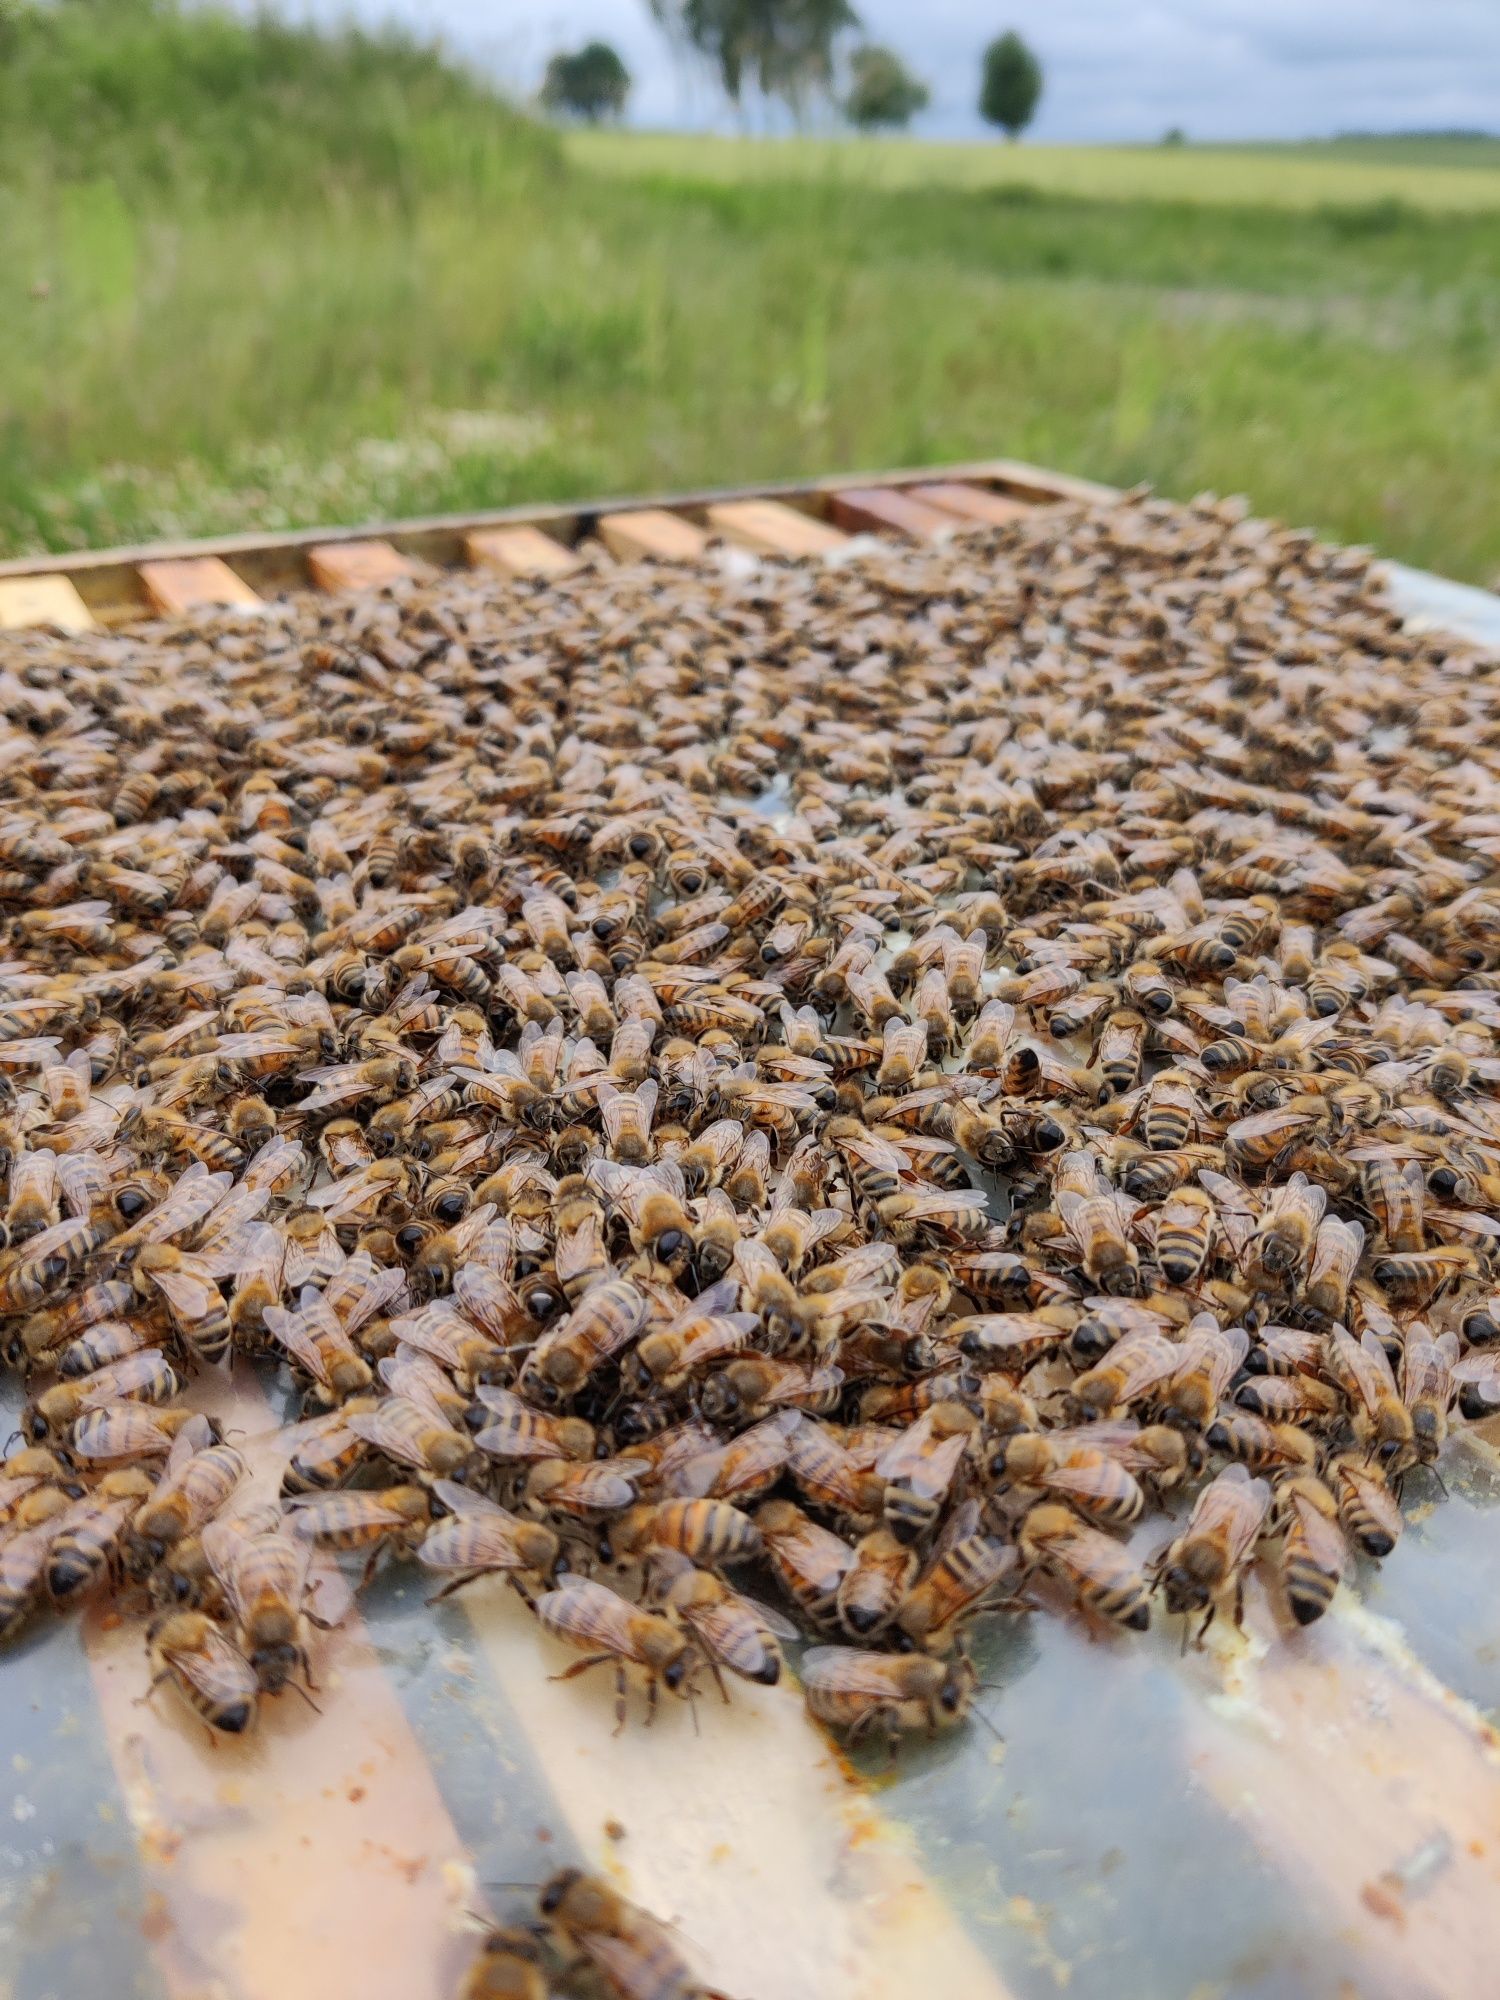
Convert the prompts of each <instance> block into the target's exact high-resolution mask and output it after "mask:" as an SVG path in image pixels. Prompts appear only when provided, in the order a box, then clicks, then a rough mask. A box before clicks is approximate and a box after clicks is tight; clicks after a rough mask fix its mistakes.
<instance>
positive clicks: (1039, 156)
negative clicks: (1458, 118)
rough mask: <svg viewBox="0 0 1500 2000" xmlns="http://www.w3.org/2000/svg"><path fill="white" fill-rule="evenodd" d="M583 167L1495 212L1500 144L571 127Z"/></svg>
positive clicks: (1097, 197)
mask: <svg viewBox="0 0 1500 2000" xmlns="http://www.w3.org/2000/svg"><path fill="white" fill-rule="evenodd" d="M568 151H569V154H570V155H571V156H572V157H573V158H574V159H575V160H576V161H577V162H578V163H579V164H580V165H582V166H587V167H591V168H594V169H597V170H602V171H605V172H608V173H613V174H626V175H630V176H632V177H634V178H637V179H639V178H648V179H649V178H681V177H687V178H691V179H693V180H713V181H728V182H734V183H743V182H745V181H747V180H800V181H807V180H811V179H818V180H831V181H834V182H839V181H846V182H850V183H852V184H853V185H855V186H858V187H862V188H884V189H909V188H944V189H952V190H955V191H959V192H965V193H970V192H975V193H983V192H988V191H993V190H996V189H1010V188H1026V189H1034V190H1035V191H1036V192H1037V193H1039V194H1052V195H1072V196H1076V197H1079V198H1082V199H1084V200H1089V201H1113V202H1138V201H1143V202H1153V203H1155V202H1170V203H1178V202H1208V203H1211V204H1213V205H1215V206H1220V207H1224V206H1233V207H1252V208H1274V209H1320V208H1326V207H1337V208H1357V207H1372V206H1374V205H1376V204H1382V203H1391V202H1401V203H1404V204H1406V205H1408V206H1409V207H1412V208H1415V209H1421V210H1424V211H1434V212H1439V213H1453V214H1465V213H1471V212H1474V211H1487V210H1493V209H1497V208H1500V143H1490V142H1484V141H1446V142H1445V141H1443V140H1433V141H1427V142H1413V141H1397V142H1395V143H1394V144H1393V143H1392V142H1389V141H1387V142H1385V143H1384V144H1382V143H1381V142H1380V141H1378V140H1370V141H1364V142H1360V141H1348V142H1343V143H1339V144H1330V145H1324V146H1277V147H1230V146H1224V147H1219V146H1192V147H1188V146H1173V147H1164V146H1033V145H1025V146H1006V145H1001V144H995V145H943V144H938V143H934V142H932V141H923V140H920V139H880V138H876V139H870V138H861V139H816V138H795V139H735V138H714V137H704V136H703V135H702V134H697V133H692V134H689V133H678V132H610V131H593V132H577V133H573V134H571V135H570V136H569V139H568Z"/></svg>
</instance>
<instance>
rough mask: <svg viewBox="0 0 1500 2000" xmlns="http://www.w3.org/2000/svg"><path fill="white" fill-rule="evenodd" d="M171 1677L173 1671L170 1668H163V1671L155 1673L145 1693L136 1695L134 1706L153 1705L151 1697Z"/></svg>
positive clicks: (145, 1706)
mask: <svg viewBox="0 0 1500 2000" xmlns="http://www.w3.org/2000/svg"><path fill="white" fill-rule="evenodd" d="M171 1678H172V1673H171V1669H170V1668H163V1670H162V1672H161V1673H159V1674H153V1675H152V1677H151V1685H150V1687H148V1688H147V1690H146V1692H145V1693H144V1694H138V1695H137V1696H136V1698H135V1703H134V1706H135V1707H136V1708H149V1707H150V1706H151V1697H152V1696H153V1695H154V1694H155V1693H156V1690H157V1689H158V1688H159V1687H160V1686H161V1684H162V1682H163V1681H169V1680H170V1679H171Z"/></svg>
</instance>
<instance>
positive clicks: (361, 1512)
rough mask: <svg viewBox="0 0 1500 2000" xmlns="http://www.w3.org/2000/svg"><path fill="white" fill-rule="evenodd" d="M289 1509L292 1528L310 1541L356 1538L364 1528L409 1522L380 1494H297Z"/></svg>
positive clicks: (289, 1498)
mask: <svg viewBox="0 0 1500 2000" xmlns="http://www.w3.org/2000/svg"><path fill="white" fill-rule="evenodd" d="M286 1506H287V1514H286V1521H287V1526H288V1528H289V1529H290V1530H291V1532H292V1533H293V1534H294V1535H296V1536H298V1537H299V1538H301V1537H305V1538H306V1539H308V1540H309V1541H315V1540H317V1539H318V1538H319V1537H320V1536H324V1535H330V1536H331V1535H347V1534H356V1533H358V1532H359V1530H360V1529H362V1528H372V1527H373V1528H397V1527H400V1526H402V1525H403V1523H404V1522H405V1519H406V1517H405V1515H404V1514H398V1513H397V1512H396V1510H395V1509H394V1508H392V1507H387V1506H385V1505H384V1503H383V1502H382V1500H381V1497H380V1495H379V1494H378V1493H293V1494H289V1495H288V1496H287V1502H286Z"/></svg>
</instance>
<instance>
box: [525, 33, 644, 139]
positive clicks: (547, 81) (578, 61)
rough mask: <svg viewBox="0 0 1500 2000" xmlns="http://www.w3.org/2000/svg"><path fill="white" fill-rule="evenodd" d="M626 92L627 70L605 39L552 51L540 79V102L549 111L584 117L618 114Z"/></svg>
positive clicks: (591, 120)
mask: <svg viewBox="0 0 1500 2000" xmlns="http://www.w3.org/2000/svg"><path fill="white" fill-rule="evenodd" d="M629 95H630V71H629V70H628V69H626V67H625V65H624V63H623V62H621V60H620V58H619V56H618V55H616V53H615V51H614V50H613V49H612V48H611V47H610V45H609V43H608V42H586V43H585V44H584V46H583V47H582V48H581V49H579V50H577V51H576V53H575V54H573V55H555V56H554V57H553V58H552V60H551V62H549V63H548V65H547V74H546V76H545V77H544V78H543V79H542V103H543V104H544V105H545V106H546V108H547V109H548V110H549V111H561V112H565V113H568V114H570V115H571V116H573V117H575V118H586V119H587V120H588V122H589V124H590V125H597V124H598V122H599V120H600V119H601V118H618V117H619V116H620V113H621V112H622V111H623V110H624V109H625V100H626V99H627V98H628V97H629Z"/></svg>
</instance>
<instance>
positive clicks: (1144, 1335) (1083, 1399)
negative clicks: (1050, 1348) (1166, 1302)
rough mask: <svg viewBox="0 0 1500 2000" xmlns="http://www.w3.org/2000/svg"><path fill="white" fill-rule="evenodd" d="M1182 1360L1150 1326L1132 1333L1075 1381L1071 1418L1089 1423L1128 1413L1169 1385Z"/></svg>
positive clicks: (1117, 1342)
mask: <svg viewBox="0 0 1500 2000" xmlns="http://www.w3.org/2000/svg"><path fill="white" fill-rule="evenodd" d="M1181 1358H1182V1357H1181V1351H1180V1349H1178V1348H1177V1347H1176V1346H1175V1345H1174V1344H1173V1343H1172V1342H1171V1341H1170V1340H1168V1339H1167V1338H1166V1337H1165V1336H1164V1335H1163V1334H1161V1333H1159V1332H1157V1331H1155V1330H1154V1329H1153V1328H1152V1327H1150V1326H1149V1325H1148V1326H1142V1327H1137V1328H1135V1329H1133V1330H1132V1331H1131V1332H1128V1333H1126V1334H1124V1335H1123V1336H1122V1337H1121V1338H1120V1339H1119V1340H1118V1341H1116V1342H1115V1344H1114V1346H1113V1347H1112V1348H1111V1349H1110V1350H1109V1353H1108V1355H1107V1357H1106V1359H1105V1360H1103V1361H1101V1362H1100V1363H1099V1364H1098V1365H1097V1366H1096V1367H1093V1368H1089V1369H1086V1370H1085V1371H1084V1372H1083V1374H1081V1375H1079V1376H1078V1377H1077V1379H1076V1380H1075V1381H1074V1383H1073V1387H1072V1389H1071V1391H1070V1392H1069V1398H1068V1401H1069V1408H1070V1411H1071V1414H1072V1415H1073V1416H1074V1417H1075V1418H1077V1419H1079V1420H1081V1421H1084V1422H1087V1421H1089V1420H1090V1419H1092V1418H1098V1417H1109V1416H1114V1415H1116V1414H1117V1413H1119V1412H1121V1411H1124V1410H1128V1409H1129V1408H1130V1407H1131V1406H1132V1405H1133V1404H1135V1403H1138V1402H1141V1401H1142V1400H1144V1399H1146V1398H1148V1397H1150V1396H1151V1395H1152V1394H1153V1393H1154V1392H1155V1391H1156V1390H1157V1389H1159V1388H1160V1387H1161V1385H1163V1384H1164V1383H1166V1382H1169V1381H1170V1380H1171V1379H1172V1376H1173V1375H1174V1374H1175V1373H1176V1371H1177V1368H1178V1365H1179V1363H1180V1361H1181Z"/></svg>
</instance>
